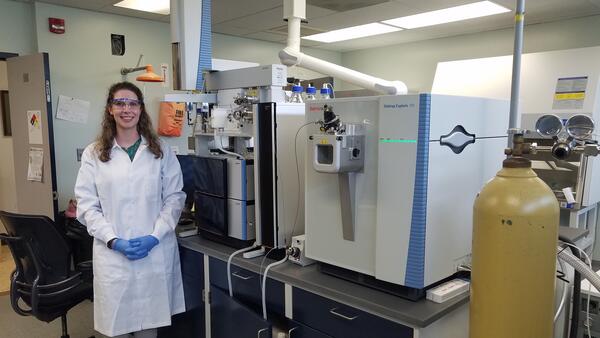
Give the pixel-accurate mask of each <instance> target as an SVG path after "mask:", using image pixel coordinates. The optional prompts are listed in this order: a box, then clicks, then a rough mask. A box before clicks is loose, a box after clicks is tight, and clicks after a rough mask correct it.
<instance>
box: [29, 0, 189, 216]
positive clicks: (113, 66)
mask: <svg viewBox="0 0 600 338" xmlns="http://www.w3.org/2000/svg"><path fill="white" fill-rule="evenodd" d="M48 17H59V18H62V19H65V26H66V33H65V34H53V33H50V32H49V31H48V25H47V20H48ZM35 18H36V22H37V31H36V34H37V44H38V50H39V52H47V53H48V54H49V59H50V81H51V86H52V109H53V114H54V115H55V114H56V110H57V105H58V96H59V95H65V96H69V97H74V98H78V99H82V100H86V101H89V102H90V103H91V108H90V114H89V117H88V121H87V124H78V123H73V122H69V121H65V120H59V119H56V118H54V119H53V121H54V142H55V151H56V152H55V153H56V173H57V184H58V195H59V209H60V210H62V209H64V208H65V207H66V205H67V202H68V200H69V199H70V198H73V197H74V196H73V187H74V185H75V179H76V177H77V171H78V170H79V162H77V157H76V150H77V148H84V147H85V146H86V145H88V144H89V143H91V142H92V141H93V140H94V139H95V137H96V136H97V135H98V133H99V131H100V123H101V120H102V114H103V111H104V102H105V100H106V95H107V92H108V88H109V87H110V85H111V84H113V83H115V82H118V81H121V80H122V79H123V78H122V76H121V75H120V73H119V70H120V69H121V68H122V67H133V66H135V65H136V63H137V60H138V57H139V55H140V54H144V61H143V62H144V63H151V64H153V65H154V66H155V67H158V66H159V65H160V64H161V63H167V64H170V63H171V53H170V41H169V39H170V38H169V26H168V24H166V23H161V22H155V21H150V20H144V19H136V18H132V17H125V16H119V15H112V14H102V13H95V12H91V11H85V10H79V9H75V8H69V7H61V6H55V5H50V4H45V3H39V2H38V3H36V4H35ZM111 33H115V34H122V35H125V55H123V56H113V55H111V48H110V34H111ZM155 69H156V68H155ZM136 75H137V74H129V75H128V80H130V81H134V79H135V76H136ZM138 84H139V85H140V87H142V89H144V87H145V90H144V91H145V96H146V97H145V101H146V105H147V109H148V112H149V113H150V116H151V117H152V120H153V122H154V124H155V127H156V123H157V122H156V121H157V120H156V116H157V115H158V114H157V112H158V106H159V100H160V98H161V97H163V96H164V94H165V93H167V92H170V91H169V90H168V88H164V87H162V86H161V84H146V85H144V84H141V83H138ZM168 141H169V143H170V144H172V145H178V146H181V148H183V147H184V146H185V147H186V148H185V149H183V150H187V140H186V139H185V138H184V137H181V138H175V139H173V138H172V139H169V140H168Z"/></svg>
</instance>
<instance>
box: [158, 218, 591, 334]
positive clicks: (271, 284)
mask: <svg viewBox="0 0 600 338" xmlns="http://www.w3.org/2000/svg"><path fill="white" fill-rule="evenodd" d="M560 233H561V235H564V236H566V237H568V238H570V239H572V240H573V241H574V242H576V241H577V240H578V239H579V238H581V237H582V236H585V234H586V231H585V230H579V229H573V228H566V227H561V230H560ZM179 248H180V258H181V270H182V275H183V284H184V292H185V302H186V312H185V313H182V314H179V315H176V316H174V317H173V323H172V325H171V327H168V328H163V329H161V330H160V331H159V337H182V338H183V337H212V338H232V337H235V338H244V337H253V338H254V337H258V338H261V337H262V338H266V337H277V335H275V334H273V332H278V331H281V332H285V333H286V336H285V337H290V338H303V337H306V338H327V337H330V338H331V337H334V338H335V337H340V338H342V337H343V338H352V337H356V338H359V337H369V338H370V337H377V338H387V337H389V338H433V337H437V338H439V337H444V338H464V337H467V336H468V317H469V314H468V298H469V297H468V294H464V295H462V296H459V297H457V298H454V299H451V300H449V301H447V302H445V303H442V304H438V303H434V302H432V301H429V300H426V299H422V300H420V301H417V302H413V301H409V300H405V299H403V298H400V297H397V296H393V295H391V294H388V293H385V292H381V291H378V290H375V289H371V288H367V287H364V286H361V285H359V284H356V283H352V282H349V281H346V280H343V279H340V278H337V277H334V276H330V275H327V274H324V273H321V272H320V271H319V269H318V265H317V264H313V265H309V266H306V267H302V266H300V265H296V264H294V263H292V262H286V263H284V264H282V265H279V266H275V267H273V268H272V269H270V270H269V273H268V278H267V284H266V295H267V296H266V305H267V311H268V316H267V320H265V319H264V318H263V315H262V295H261V288H260V283H261V282H260V280H261V279H262V278H261V276H262V273H263V272H264V270H265V268H266V266H267V265H268V264H270V263H273V262H275V260H273V259H270V258H267V259H265V260H264V262H263V258H264V257H263V256H261V257H256V258H252V259H244V258H242V257H241V255H238V256H236V257H234V258H233V260H232V266H231V279H232V288H233V297H230V296H229V287H228V282H227V259H228V258H229V256H230V255H231V253H233V252H234V251H235V249H233V248H231V247H228V246H225V245H222V244H219V243H216V242H213V241H210V240H207V239H204V238H202V237H199V236H192V237H187V238H179ZM204 290H210V292H204ZM207 299H210V301H209V302H206V300H207ZM273 328H275V329H273ZM206 332H209V333H210V335H207V334H206Z"/></svg>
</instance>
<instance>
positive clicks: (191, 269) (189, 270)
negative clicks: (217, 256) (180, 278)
mask: <svg viewBox="0 0 600 338" xmlns="http://www.w3.org/2000/svg"><path fill="white" fill-rule="evenodd" d="M179 260H180V261H181V273H182V274H185V275H188V276H190V277H194V278H196V279H200V280H201V281H202V282H203V281H204V255H202V254H201V253H199V252H197V251H194V250H191V249H187V248H184V247H181V246H180V247H179Z"/></svg>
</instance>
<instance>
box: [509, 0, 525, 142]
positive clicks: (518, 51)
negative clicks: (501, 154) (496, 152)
mask: <svg viewBox="0 0 600 338" xmlns="http://www.w3.org/2000/svg"><path fill="white" fill-rule="evenodd" d="M524 25H525V0H517V8H516V11H515V41H514V49H513V64H512V80H511V88H510V114H509V120H508V133H509V135H511V134H514V133H519V132H521V131H520V130H519V125H520V123H519V118H520V116H519V91H520V84H521V56H522V54H523V28H524ZM509 142H512V140H510V137H509ZM510 146H512V143H509V147H510Z"/></svg>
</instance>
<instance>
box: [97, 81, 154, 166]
mask: <svg viewBox="0 0 600 338" xmlns="http://www.w3.org/2000/svg"><path fill="white" fill-rule="evenodd" d="M123 89H124V90H129V91H131V92H133V93H134V94H135V95H136V96H137V97H138V100H139V101H140V120H139V122H138V124H137V131H138V133H139V134H140V135H142V136H143V137H144V138H145V139H146V142H148V149H149V150H150V152H152V154H154V156H155V157H156V158H162V156H163V152H162V149H160V141H159V139H158V136H157V135H156V133H155V132H154V128H153V127H152V121H151V120H150V116H149V115H148V113H147V112H146V105H145V104H144V95H143V94H142V91H141V90H140V89H139V88H138V87H137V86H136V85H134V84H133V83H131V82H127V81H124V82H119V83H115V84H113V85H112V86H111V87H110V89H109V90H108V97H107V98H106V106H104V118H103V119H102V130H101V132H100V135H99V136H98V138H97V139H96V151H98V153H99V158H100V161H102V162H108V161H109V160H110V151H111V149H112V146H113V142H114V138H115V136H116V135H117V124H116V122H115V118H114V117H113V116H112V115H111V114H110V112H109V108H110V106H111V104H112V102H113V99H114V98H115V93H116V92H118V91H119V90H123Z"/></svg>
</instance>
